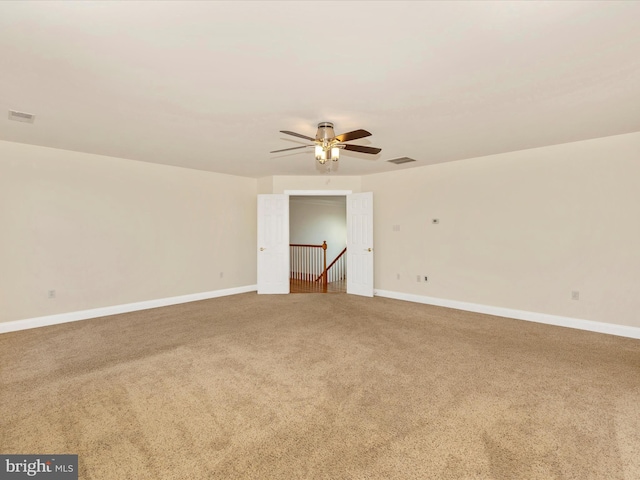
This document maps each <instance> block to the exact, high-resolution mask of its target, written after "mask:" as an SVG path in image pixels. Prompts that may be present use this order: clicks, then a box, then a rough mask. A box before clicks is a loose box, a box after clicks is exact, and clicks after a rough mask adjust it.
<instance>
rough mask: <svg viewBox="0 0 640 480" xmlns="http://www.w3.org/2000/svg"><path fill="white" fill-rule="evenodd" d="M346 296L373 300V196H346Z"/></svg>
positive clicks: (367, 193) (362, 194)
mask: <svg viewBox="0 0 640 480" xmlns="http://www.w3.org/2000/svg"><path fill="white" fill-rule="evenodd" d="M347 293H352V294H355V295H364V296H365V297H373V193H372V192H366V193H352V194H351V195H347Z"/></svg>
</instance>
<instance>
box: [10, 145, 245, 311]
mask: <svg viewBox="0 0 640 480" xmlns="http://www.w3.org/2000/svg"><path fill="white" fill-rule="evenodd" d="M256 188H257V182H256V180H255V179H249V178H242V177H234V176H229V175H221V174H215V173H209V172H202V171H196V170H188V169H182V168H176V167H170V166H165V165H156V164H150V163H143V162H136V161H131V160H123V159H118V158H112V157H104V156H99V155H90V154H84V153H78V152H70V151H65V150H57V149H51V148H44V147H37V146H30V145H24V144H18V143H10V142H2V141H0V225H1V226H2V230H1V234H0V265H1V271H0V295H1V296H0V322H6V321H11V320H19V319H26V318H33V317H38V316H45V315H52V314H57V313H66V312H74V311H80V310H86V309H92V308H99V307H105V306H113V305H122V304H127V303H132V302H140V301H145V300H154V299H161V298H166V297H172V296H179V295H187V294H194V293H201V292H209V291H215V290H221V289H226V288H233V287H241V286H248V285H254V284H255V282H256ZM221 272H222V273H223V277H222V278H221V276H220V274H221ZM48 290H56V298H55V299H49V298H47V291H48Z"/></svg>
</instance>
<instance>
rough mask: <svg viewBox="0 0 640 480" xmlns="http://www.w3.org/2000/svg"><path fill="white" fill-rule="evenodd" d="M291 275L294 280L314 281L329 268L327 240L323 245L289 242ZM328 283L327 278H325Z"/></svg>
mask: <svg viewBox="0 0 640 480" xmlns="http://www.w3.org/2000/svg"><path fill="white" fill-rule="evenodd" d="M289 255H290V262H289V265H290V266H291V268H290V275H289V278H291V279H292V280H301V281H307V282H312V281H314V280H315V279H317V278H319V276H321V275H322V272H324V271H326V269H327V242H326V241H323V242H322V245H309V244H301V243H291V244H289ZM324 284H325V285H326V279H325V280H324Z"/></svg>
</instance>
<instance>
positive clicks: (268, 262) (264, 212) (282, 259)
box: [258, 195, 289, 293]
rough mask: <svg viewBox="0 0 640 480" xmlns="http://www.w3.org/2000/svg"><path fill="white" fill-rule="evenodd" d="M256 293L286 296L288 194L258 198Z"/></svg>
mask: <svg viewBox="0 0 640 480" xmlns="http://www.w3.org/2000/svg"><path fill="white" fill-rule="evenodd" d="M258 293H289V196H288V195H258Z"/></svg>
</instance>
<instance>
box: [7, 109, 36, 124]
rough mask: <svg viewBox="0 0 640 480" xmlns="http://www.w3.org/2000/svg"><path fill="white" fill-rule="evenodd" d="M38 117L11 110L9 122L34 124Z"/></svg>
mask: <svg viewBox="0 0 640 480" xmlns="http://www.w3.org/2000/svg"><path fill="white" fill-rule="evenodd" d="M35 118H36V116H35V115H34V114H32V113H25V112H16V111H15V110H9V120H13V121H16V122H24V123H33V121H34V120H35Z"/></svg>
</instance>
